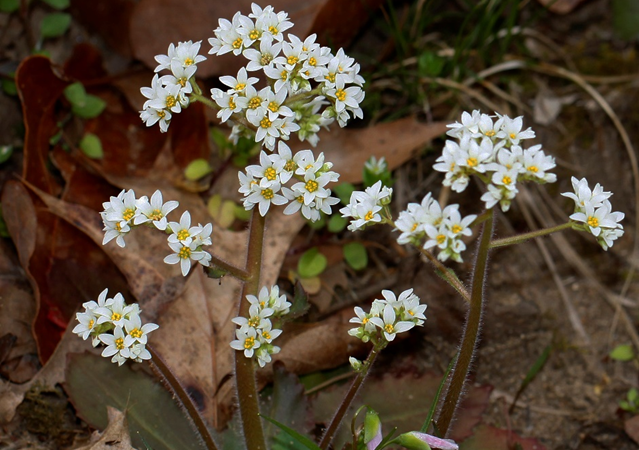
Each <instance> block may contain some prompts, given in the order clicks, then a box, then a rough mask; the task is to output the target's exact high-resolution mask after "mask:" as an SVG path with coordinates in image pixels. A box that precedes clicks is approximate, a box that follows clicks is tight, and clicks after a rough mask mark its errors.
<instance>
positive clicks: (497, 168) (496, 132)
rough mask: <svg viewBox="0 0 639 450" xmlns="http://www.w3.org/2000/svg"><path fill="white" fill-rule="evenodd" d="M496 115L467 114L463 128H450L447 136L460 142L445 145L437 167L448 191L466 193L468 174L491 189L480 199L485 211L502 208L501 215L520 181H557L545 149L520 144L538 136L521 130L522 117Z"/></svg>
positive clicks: (455, 125) (459, 125)
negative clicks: (496, 207)
mask: <svg viewBox="0 0 639 450" xmlns="http://www.w3.org/2000/svg"><path fill="white" fill-rule="evenodd" d="M495 114H496V116H489V115H487V114H481V113H480V112H479V111H473V112H472V113H471V114H469V113H467V112H464V113H463V114H462V117H461V123H459V122H455V123H454V124H451V125H448V127H449V128H451V129H450V130H449V131H448V132H447V134H448V135H449V136H452V137H455V138H457V139H458V140H459V143H457V142H455V141H451V140H448V141H446V144H445V147H444V152H443V154H442V156H440V157H439V158H438V159H437V163H436V164H435V165H434V166H433V168H434V169H435V170H437V171H439V172H444V173H445V174H446V178H445V179H444V186H451V187H452V189H453V190H454V191H456V192H462V191H463V190H464V189H466V186H467V185H468V180H469V178H470V175H477V176H478V177H479V178H480V179H481V180H482V181H483V182H484V183H485V184H486V187H487V192H486V193H485V194H484V195H483V196H482V197H481V199H482V200H483V201H484V202H485V203H486V208H492V207H493V206H495V205H496V204H497V203H499V204H500V206H501V209H502V210H503V211H508V209H509V208H510V202H511V201H512V199H513V198H515V195H517V193H518V192H519V191H518V190H517V182H520V181H534V182H536V183H554V182H555V181H556V179H557V177H556V175H555V174H553V173H549V172H548V171H549V170H550V169H552V168H554V167H555V160H554V158H553V157H552V156H547V155H546V154H545V153H544V152H543V151H542V150H541V145H534V146H532V147H530V148H527V149H523V148H522V147H521V145H520V143H521V141H523V140H525V139H532V138H534V137H535V133H534V132H533V131H532V130H531V129H530V128H528V129H526V130H522V125H523V121H522V118H521V117H517V118H515V119H511V118H510V117H508V116H502V115H499V114H497V113H495ZM494 118H496V120H493V119H494Z"/></svg>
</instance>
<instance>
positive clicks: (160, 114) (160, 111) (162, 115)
mask: <svg viewBox="0 0 639 450" xmlns="http://www.w3.org/2000/svg"><path fill="white" fill-rule="evenodd" d="M165 116H166V111H164V110H163V109H161V110H159V111H158V117H159V118H160V119H164V117H165Z"/></svg>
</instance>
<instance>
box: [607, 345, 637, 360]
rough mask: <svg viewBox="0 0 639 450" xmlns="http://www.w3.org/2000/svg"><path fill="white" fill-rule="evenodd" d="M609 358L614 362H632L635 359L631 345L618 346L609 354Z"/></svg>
mask: <svg viewBox="0 0 639 450" xmlns="http://www.w3.org/2000/svg"><path fill="white" fill-rule="evenodd" d="M610 357H611V358H612V359H614V360H616V361H632V359H633V358H634V357H635V352H634V350H633V349H632V345H627V344H623V345H618V346H616V347H615V348H613V349H612V351H611V352H610Z"/></svg>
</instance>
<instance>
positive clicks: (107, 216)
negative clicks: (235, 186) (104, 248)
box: [100, 189, 213, 276]
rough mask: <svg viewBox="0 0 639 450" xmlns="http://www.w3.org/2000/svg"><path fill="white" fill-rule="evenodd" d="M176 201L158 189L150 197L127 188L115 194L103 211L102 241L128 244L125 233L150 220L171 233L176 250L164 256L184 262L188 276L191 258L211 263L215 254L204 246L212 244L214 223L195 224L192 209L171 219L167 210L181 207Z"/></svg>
mask: <svg viewBox="0 0 639 450" xmlns="http://www.w3.org/2000/svg"><path fill="white" fill-rule="evenodd" d="M178 205H179V203H178V202H176V201H174V200H173V201H168V202H166V203H164V202H163V201H162V193H161V192H160V191H155V193H154V194H153V195H152V196H151V199H150V200H149V199H148V197H147V196H142V197H140V198H139V199H136V198H135V192H134V191H133V190H132V189H131V190H128V191H126V190H123V191H122V192H120V194H119V195H118V196H117V197H111V199H110V200H109V201H108V202H105V203H103V204H102V206H103V207H104V211H102V212H101V213H100V215H101V216H102V221H103V223H104V231H105V234H104V239H103V241H102V245H104V244H106V243H108V242H109V241H111V240H113V239H115V241H116V243H117V244H118V245H119V246H120V247H124V246H125V245H126V243H125V242H124V236H126V235H127V234H128V233H129V232H130V231H131V229H132V228H133V227H135V226H137V225H141V224H147V225H150V226H153V227H155V228H157V229H158V230H161V231H165V232H167V233H169V237H168V244H169V247H170V248H171V250H172V251H173V253H172V254H170V255H168V256H167V257H166V258H164V262H165V263H167V264H178V263H180V269H181V270H182V275H184V276H186V275H187V274H188V273H189V270H190V269H191V261H198V262H199V263H200V264H202V265H203V266H209V262H210V261H211V255H210V254H209V253H208V252H206V251H204V250H202V246H204V245H211V232H212V231H213V225H211V224H210V223H208V224H206V225H202V224H198V225H197V226H191V215H190V214H189V212H188V211H185V212H184V213H183V214H182V217H181V218H180V221H179V222H168V221H167V218H166V216H167V214H169V213H170V212H171V211H173V210H174V209H175V208H177V207H178Z"/></svg>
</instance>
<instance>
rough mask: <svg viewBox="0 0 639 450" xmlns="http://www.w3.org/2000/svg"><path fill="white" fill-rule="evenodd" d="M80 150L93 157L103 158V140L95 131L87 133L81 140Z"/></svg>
mask: <svg viewBox="0 0 639 450" xmlns="http://www.w3.org/2000/svg"><path fill="white" fill-rule="evenodd" d="M80 150H82V153H84V154H85V155H87V156H88V157H89V158H91V159H102V157H103V156H104V152H103V151H102V142H101V141H100V138H99V137H97V136H96V135H95V134H93V133H86V134H85V135H84V136H82V139H81V140H80Z"/></svg>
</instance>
